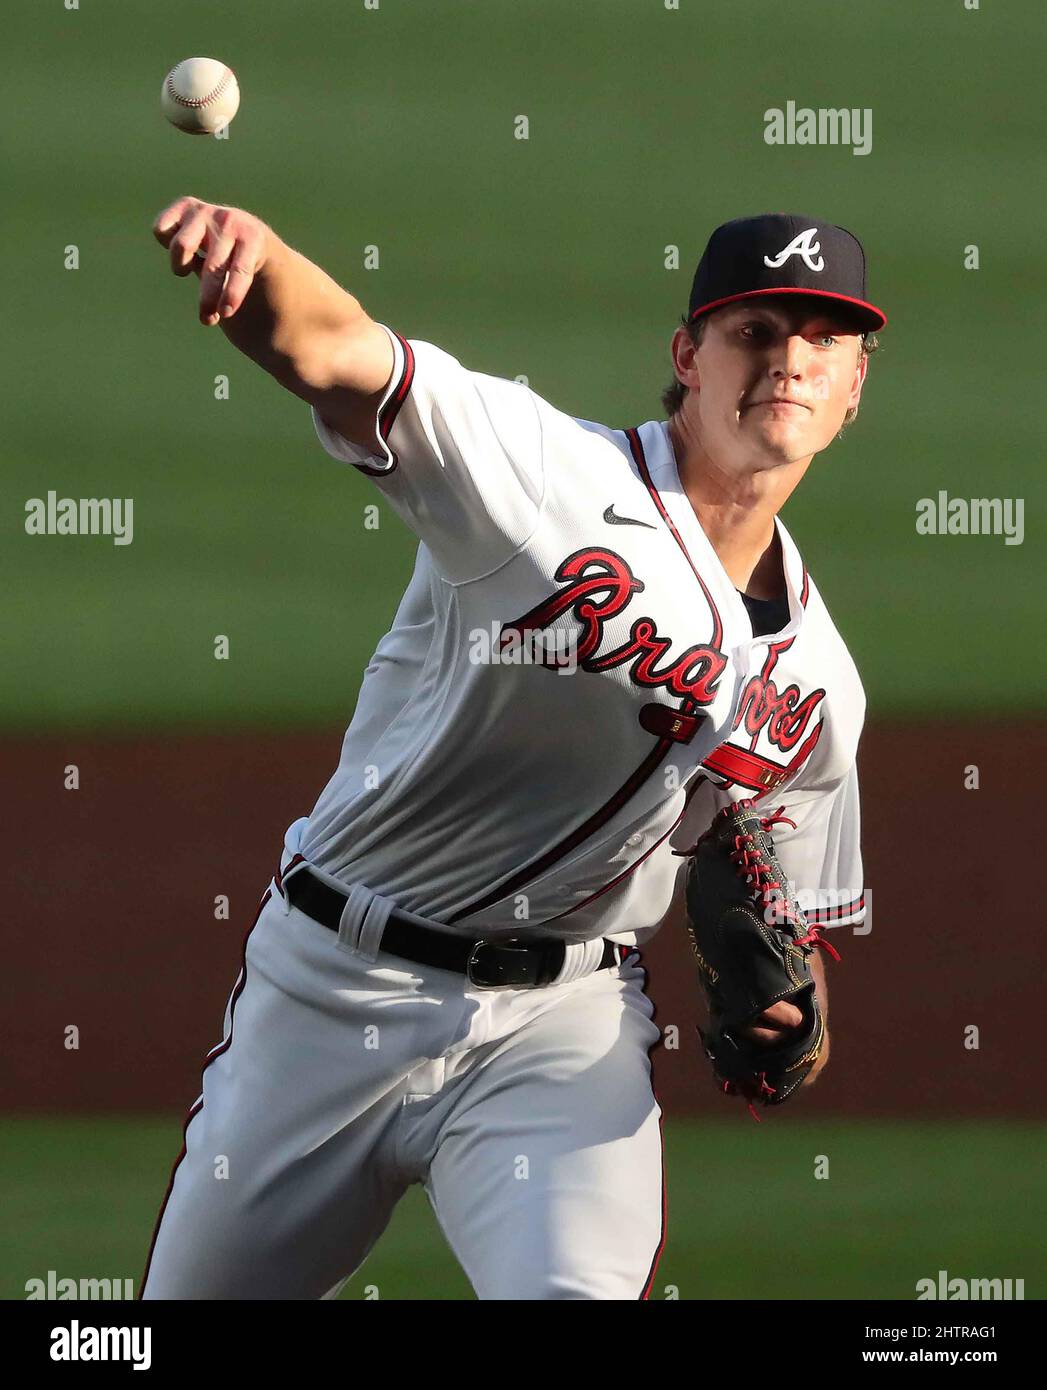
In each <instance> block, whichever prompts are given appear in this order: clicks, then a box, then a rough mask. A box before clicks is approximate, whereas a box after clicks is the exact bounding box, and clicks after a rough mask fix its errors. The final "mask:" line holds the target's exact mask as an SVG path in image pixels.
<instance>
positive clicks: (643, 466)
mask: <svg viewBox="0 0 1047 1390" xmlns="http://www.w3.org/2000/svg"><path fill="white" fill-rule="evenodd" d="M625 436H626V438H627V439H628V441H629V448H630V450H631V452H632V456H633V461H634V462H635V464H636V467H637V469H638V470H639V473H640V477H641V479H642V481H643V483H644V485H645V487H646V488H647V491H648V492H649V493H650V495H651V500H652V501H653V502H654V505H655V506H656V507H657V509H658V512H659V515H660V516H661V518H662V520H663V521H664V522H665V524H666V526H667V527H668V528H669V530H670V532H671V533H672V536H673V539H674V540H675V541H676V544H677V545H678V546H679V547H680V549H681V550H682V551H683V554H684V558H685V559H686V561H687V563H688V564H689V565H690V567H691V571H692V573H693V574H694V577H695V579H697V581H698V583H699V584H700V585H701V588H702V593H703V594H704V595H705V598H706V601H707V602H708V604H709V610H710V612H711V613H712V615H713V636H712V637H711V638H710V640H709V645H710V646H711V647H715V648H717V649H719V647H720V646H721V645H722V641H723V622H722V621H721V618H720V613H719V610H718V609H717V607H716V604H715V603H714V602H713V596H712V594H711V593H710V592H709V590H708V588H707V587H706V584H705V580H704V579H703V578H702V576H701V575H700V574H699V573H698V571H697V569H695V566H694V561H693V560H692V559H691V557H690V555H689V554H688V551H687V547H686V546H685V545H684V543H683V539H682V538H681V536H680V533H679V531H677V529H676V527H675V526H674V525H673V522H672V518H671V517H670V516H669V513H668V512H667V511H666V509H665V504H664V503H663V502H662V499H661V497H660V496H659V493H658V489H657V488H656V487H655V485H654V482H653V481H652V479H651V473H650V469H649V468H648V467H647V459H646V457H645V455H644V449H643V443H642V442H641V440H640V435H639V432H638V431H637V430H636V429H629V430H626V431H625ZM698 710H699V706H698V704H697V702H696V701H695V700H693V699H691V698H690V697H689V696H688V697H687V698H685V699H684V701H683V703H682V704H681V706H680V711H679V712H680V713H681V714H685V715H689V716H690V715H693V714H695V713H696V712H697V711H698ZM674 743H675V740H673V739H667V738H662V739H659V740H658V743H657V744H656V745H655V747H654V748H653V749H652V750H651V752H650V753H649V754H648V755H647V757H646V758H644V760H643V762H642V763H641V764H640V766H639V767H638V768H637V769H636V771H635V772H634V773H633V774H632V776H631V777H630V778H629V779H628V781H626V782H625V783H623V785H622V786H621V787H619V788H618V790H617V791H616V792H615V793H614V794H613V796H611V798H610V800H608V801H606V802H605V803H604V804H603V806H601V807H600V808H599V810H597V811H594V812H593V814H592V815H591V816H590V817H589V818H588V820H585V821H583V822H582V824H581V825H580V826H578V827H577V828H576V829H575V830H572V831H571V833H570V834H569V835H567V836H566V838H565V839H563V840H561V841H560V842H559V843H558V844H556V845H554V846H553V847H552V849H549V850H546V852H545V854H543V855H541V856H540V857H539V858H538V859H536V860H534V861H533V862H532V863H530V864H526V865H524V867H523V868H522V869H518V870H517V871H516V873H515V874H513V875H512V877H511V878H509V879H507V880H506V881H505V882H504V883H500V884H498V885H497V886H496V887H494V888H492V889H491V890H490V892H488V893H486V894H485V895H484V897H482V898H480V899H479V901H478V902H472V903H469V904H467V906H466V907H463V908H462V909H460V911H458V912H456V913H455V914H454V916H453V917H450V918H448V921H447V925H448V926H454V925H456V924H457V923H459V922H461V921H462V920H463V919H464V918H467V917H472V916H475V914H476V913H477V912H482V911H484V909H485V908H488V907H490V906H492V904H494V903H497V902H500V901H501V900H502V899H503V898H507V897H509V896H510V894H512V893H515V892H516V891H517V890H518V889H520V888H522V887H523V886H524V884H526V883H529V882H531V880H532V879H534V878H537V877H538V875H539V874H542V873H544V872H545V871H546V870H547V869H549V868H551V867H552V866H553V865H554V864H555V863H557V861H558V860H560V859H562V858H563V857H564V856H565V855H567V854H570V852H571V850H573V849H575V848H577V846H578V845H580V844H582V843H584V841H586V840H587V839H589V837H590V836H591V835H594V834H595V833H596V831H597V830H599V829H600V827H601V826H603V825H606V823H607V822H608V821H609V820H610V819H611V818H612V817H613V816H615V815H617V813H618V811H620V810H621V808H622V807H623V806H624V805H625V804H626V802H627V801H629V800H630V799H631V798H632V797H633V796H634V795H635V794H636V792H638V791H639V789H640V787H642V786H643V784H644V783H645V782H646V781H647V779H648V778H649V777H650V776H651V775H652V774H653V773H654V772H655V770H656V769H657V768H658V767H659V766H660V765H661V763H662V760H663V759H664V758H665V756H666V755H667V754H668V753H669V752H670V751H671V749H672V748H673V746H674ZM673 829H675V826H674V827H673ZM668 833H669V834H672V830H670V831H669V832H668ZM662 838H663V839H664V838H665V837H664V836H663V837H662ZM659 843H661V842H660V841H659ZM654 848H657V846H652V849H654ZM650 852H651V851H650V850H648V851H646V852H645V854H643V855H642V856H641V857H640V858H639V859H637V861H636V863H635V864H633V865H632V868H630V869H627V870H625V871H624V872H623V873H621V874H619V875H618V877H617V879H615V880H613V881H612V882H611V883H609V884H606V885H605V886H604V887H603V888H601V889H598V890H597V892H596V893H595V894H594V895H593V897H599V896H600V895H601V894H602V893H605V892H606V891H607V889H608V888H611V887H613V886H614V883H617V882H620V881H621V879H622V878H624V877H625V876H626V874H628V873H631V872H632V869H635V868H636V867H637V865H639V864H641V863H642V862H643V860H644V859H645V858H646V857H647V854H650ZM591 901H592V898H587V899H586V902H591ZM582 906H584V904H583V903H577V904H576V905H575V906H574V907H573V908H569V909H568V912H577V911H578V909H579V908H580V907H582ZM558 916H559V917H565V916H567V913H566V912H562V913H559V914H558ZM549 920H556V919H555V918H553V919H549Z"/></svg>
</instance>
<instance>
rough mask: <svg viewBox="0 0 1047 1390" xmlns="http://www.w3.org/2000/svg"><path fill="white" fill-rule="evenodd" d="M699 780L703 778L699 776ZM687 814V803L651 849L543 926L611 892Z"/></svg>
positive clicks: (665, 838) (548, 918) (547, 920)
mask: <svg viewBox="0 0 1047 1390" xmlns="http://www.w3.org/2000/svg"><path fill="white" fill-rule="evenodd" d="M699 780H701V779H700V778H699ZM688 800H689V798H688ZM686 814H687V807H686V804H685V806H684V809H683V810H682V811H681V812H680V814H679V815H678V816H677V817H676V819H675V820H674V821H673V823H672V825H670V827H669V829H668V830H667V831H666V832H665V834H664V835H660V836H659V837H658V839H657V840H655V842H654V844H653V845H652V846H651V848H650V849H645V850H644V852H643V854H641V855H640V857H639V859H636V860H635V861H634V862H633V863H632V864H630V865H629V867H628V868H627V869H623V870H622V872H621V873H620V874H617V875H616V876H615V877H614V878H612V879H611V880H610V882H609V883H605V884H604V886H603V887H602V888H597V890H596V892H595V893H590V894H589V896H588V897H587V898H583V899H582V901H581V902H580V903H575V905H574V906H573V907H568V908H565V909H564V911H563V912H558V913H557V914H556V916H555V917H546V918H544V919H543V926H544V925H545V923H546V922H558V921H559V920H560V918H561V917H569V916H570V915H571V913H572V912H579V911H581V909H582V908H583V907H588V906H589V904H590V903H593V902H595V901H596V899H597V898H602V897H603V895H604V894H605V893H609V892H610V891H611V889H612V888H616V887H617V886H618V884H619V883H621V881H622V880H623V879H625V878H628V877H629V875H630V874H632V873H635V872H636V870H637V869H638V868H639V867H640V865H641V864H642V863H643V861H644V860H645V859H646V858H647V857H648V855H651V854H653V853H654V852H655V850H656V849H657V848H658V846H659V845H660V844H661V843H662V841H663V840H667V839H668V838H669V836H670V835H671V834H672V833H673V831H674V830H675V829H676V827H677V826H678V825H679V824H680V822H681V821H682V820H683V818H684V816H685V815H686Z"/></svg>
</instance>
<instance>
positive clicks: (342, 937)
mask: <svg viewBox="0 0 1047 1390" xmlns="http://www.w3.org/2000/svg"><path fill="white" fill-rule="evenodd" d="M392 910H393V904H392V901H391V900H390V899H389V898H383V897H382V895H381V894H380V893H375V892H374V891H373V890H372V889H370V888H368V886H367V885H366V883H354V884H353V886H352V887H351V888H350V889H349V892H348V893H347V895H346V899H345V906H344V907H343V908H342V916H341V919H340V921H339V923H338V944H339V946H341V948H342V949H343V950H344V951H351V952H352V953H353V955H359V956H362V957H363V958H364V960H366V961H370V962H372V963H373V962H374V961H375V960H376V959H377V957H378V951H379V948H380V946H381V943H382V934H383V932H384V931H385V927H386V923H387V922H388V921H389V914H390V912H392Z"/></svg>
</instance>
